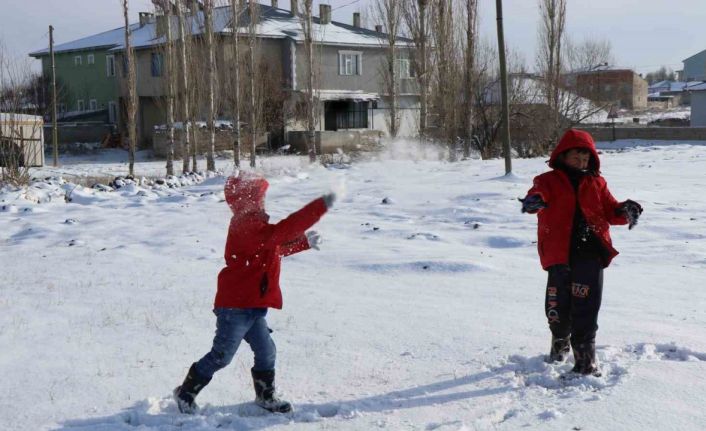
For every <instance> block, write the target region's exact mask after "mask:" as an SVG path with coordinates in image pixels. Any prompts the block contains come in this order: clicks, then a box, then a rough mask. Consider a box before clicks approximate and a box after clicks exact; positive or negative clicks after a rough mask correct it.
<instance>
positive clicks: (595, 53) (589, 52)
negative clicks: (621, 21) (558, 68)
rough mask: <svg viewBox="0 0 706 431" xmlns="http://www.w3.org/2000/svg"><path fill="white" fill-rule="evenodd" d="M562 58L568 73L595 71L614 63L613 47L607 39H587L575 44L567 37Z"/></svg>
mask: <svg viewBox="0 0 706 431" xmlns="http://www.w3.org/2000/svg"><path fill="white" fill-rule="evenodd" d="M564 56H565V58H566V63H567V68H568V69H569V72H570V73H571V72H582V71H590V70H595V69H597V68H600V67H605V66H608V65H611V64H614V63H615V57H614V56H613V47H612V45H611V43H610V40H608V39H599V38H593V37H589V38H586V39H583V40H581V41H580V42H577V43H575V42H573V41H572V40H571V39H570V38H568V37H567V38H566V41H565V42H564Z"/></svg>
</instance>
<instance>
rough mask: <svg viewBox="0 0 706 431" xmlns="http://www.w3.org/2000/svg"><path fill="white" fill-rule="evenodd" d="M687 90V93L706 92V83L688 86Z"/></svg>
mask: <svg viewBox="0 0 706 431" xmlns="http://www.w3.org/2000/svg"><path fill="white" fill-rule="evenodd" d="M686 90H687V91H706V82H699V83H698V84H694V85H690V86H687V87H686Z"/></svg>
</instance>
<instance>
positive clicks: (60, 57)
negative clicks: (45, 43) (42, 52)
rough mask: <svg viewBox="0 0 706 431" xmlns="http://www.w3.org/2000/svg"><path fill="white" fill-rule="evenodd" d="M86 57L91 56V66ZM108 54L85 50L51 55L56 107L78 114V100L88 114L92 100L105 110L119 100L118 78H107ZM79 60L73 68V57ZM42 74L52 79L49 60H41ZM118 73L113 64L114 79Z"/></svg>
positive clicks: (45, 57) (102, 51) (43, 58)
mask: <svg viewBox="0 0 706 431" xmlns="http://www.w3.org/2000/svg"><path fill="white" fill-rule="evenodd" d="M88 55H93V58H94V63H93V64H88ZM109 55H111V54H110V53H108V51H107V50H86V51H75V52H66V53H57V54H55V55H54V61H55V63H56V83H57V103H59V104H62V103H63V104H64V106H65V111H67V112H71V111H77V110H78V100H79V99H80V100H83V103H84V110H89V108H90V101H91V99H95V100H96V104H97V108H98V109H107V108H108V103H109V102H111V101H113V102H117V100H118V94H119V92H118V86H117V81H118V77H117V76H108V73H107V72H108V69H107V58H106V57H107V56H109ZM79 56H80V57H81V64H80V65H76V64H75V60H74V59H75V57H79ZM42 73H43V74H44V76H46V77H51V61H50V59H49V56H44V57H42ZM117 73H119V70H118V67H117V62H116V75H117Z"/></svg>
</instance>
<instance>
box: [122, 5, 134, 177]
mask: <svg viewBox="0 0 706 431" xmlns="http://www.w3.org/2000/svg"><path fill="white" fill-rule="evenodd" d="M128 6H129V5H128V0H123V18H124V20H125V53H124V55H125V62H126V65H127V83H126V85H127V103H126V109H125V110H126V113H127V121H126V123H127V124H126V129H127V140H128V171H129V175H130V176H135V149H136V147H137V125H136V124H135V117H136V113H137V88H136V79H135V59H134V53H133V50H132V44H131V42H130V37H131V34H130V33H131V32H130V21H129V17H128Z"/></svg>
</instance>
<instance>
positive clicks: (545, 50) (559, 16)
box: [537, 0, 566, 141]
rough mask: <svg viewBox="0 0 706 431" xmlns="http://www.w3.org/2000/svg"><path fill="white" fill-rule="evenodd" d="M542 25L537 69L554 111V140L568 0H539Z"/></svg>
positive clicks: (556, 126) (552, 119) (556, 133)
mask: <svg viewBox="0 0 706 431" xmlns="http://www.w3.org/2000/svg"><path fill="white" fill-rule="evenodd" d="M539 10H540V26H539V44H538V53H537V70H538V71H539V72H540V74H541V75H542V77H543V79H544V86H545V95H546V98H547V106H549V109H550V111H551V112H553V113H554V114H553V115H552V117H553V118H551V119H550V120H551V121H552V129H553V131H552V132H551V136H550V137H549V139H550V140H552V141H553V140H555V139H556V138H557V137H558V135H559V133H560V129H561V126H560V122H561V117H560V102H561V86H562V67H563V51H562V43H563V42H564V38H565V35H564V30H565V25H566V0H539Z"/></svg>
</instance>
